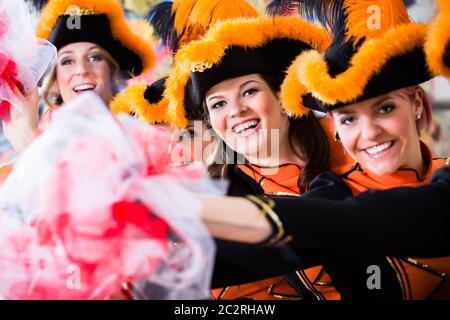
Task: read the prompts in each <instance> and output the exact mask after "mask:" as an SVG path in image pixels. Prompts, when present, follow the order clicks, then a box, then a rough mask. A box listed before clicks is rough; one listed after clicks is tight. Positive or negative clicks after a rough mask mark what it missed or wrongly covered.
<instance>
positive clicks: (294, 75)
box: [282, 0, 433, 114]
mask: <svg viewBox="0 0 450 320" xmlns="http://www.w3.org/2000/svg"><path fill="white" fill-rule="evenodd" d="M299 3H300V4H299V5H298V9H299V12H300V13H301V14H303V15H305V16H306V17H308V18H310V19H314V18H316V19H319V21H320V22H321V23H322V24H323V25H324V26H325V27H326V28H327V29H328V30H329V32H330V33H331V34H332V36H333V40H332V44H331V45H330V47H329V48H328V49H327V50H326V51H325V52H323V53H321V52H318V51H309V52H304V53H302V54H301V55H300V56H299V57H298V58H297V59H296V61H295V62H294V63H293V64H292V65H291V67H290V69H289V74H288V76H287V77H286V80H285V83H284V84H283V87H282V99H283V103H284V106H285V107H286V108H287V110H288V111H290V112H292V113H294V114H302V112H303V108H304V107H305V106H306V107H309V108H314V109H319V110H321V111H329V110H332V109H335V108H339V107H342V106H345V105H348V104H350V103H356V102H360V101H364V100H367V99H370V98H373V97H376V96H379V95H383V94H385V93H388V92H391V91H394V90H397V89H400V88H403V87H408V86H412V85H417V84H420V83H423V82H425V81H427V80H430V79H431V78H432V77H433V75H432V73H431V71H430V70H429V68H428V66H427V63H426V60H425V52H424V45H425V39H426V34H427V30H428V27H427V25H425V24H417V23H413V22H411V20H410V18H409V16H408V12H407V10H406V6H405V4H404V3H403V1H401V0H314V1H313V0H302V1H300V2H299Z"/></svg>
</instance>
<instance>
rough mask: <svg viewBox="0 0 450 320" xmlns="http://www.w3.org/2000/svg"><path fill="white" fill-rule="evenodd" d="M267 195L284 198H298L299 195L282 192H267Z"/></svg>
mask: <svg viewBox="0 0 450 320" xmlns="http://www.w3.org/2000/svg"><path fill="white" fill-rule="evenodd" d="M266 195H268V196H283V197H298V194H296V193H293V192H282V191H277V192H266Z"/></svg>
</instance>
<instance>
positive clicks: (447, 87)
mask: <svg viewBox="0 0 450 320" xmlns="http://www.w3.org/2000/svg"><path fill="white" fill-rule="evenodd" d="M93 1H95V0H93ZM121 1H122V3H123V5H124V7H125V9H126V11H127V16H128V17H129V19H130V21H131V22H130V23H131V26H132V27H133V29H134V30H135V31H136V32H137V33H138V34H140V35H144V37H145V38H146V39H147V40H148V41H149V42H151V43H152V44H153V47H154V48H155V49H156V53H157V61H158V62H157V69H156V70H155V71H154V72H153V73H152V74H150V75H148V76H146V78H145V80H146V81H148V82H151V81H153V80H155V79H157V78H159V77H160V76H162V75H164V74H165V73H167V72H168V70H169V66H170V64H171V61H172V60H171V55H170V53H169V51H168V50H167V49H166V48H164V47H163V46H161V45H160V43H159V41H158V39H156V38H155V37H154V36H153V33H152V29H151V28H149V27H148V26H147V25H146V24H144V23H142V19H143V17H144V15H145V13H146V12H147V11H148V9H149V7H150V6H152V5H154V4H156V3H158V2H161V1H158V0H121ZM248 1H249V2H250V3H252V4H253V5H254V6H255V7H256V8H257V9H258V10H260V12H261V13H263V12H264V6H265V0H248ZM449 1H450V0H449ZM404 2H405V3H406V4H407V5H408V11H409V13H410V16H411V18H412V19H413V20H414V21H416V22H427V21H429V20H430V19H431V18H432V17H433V15H434V13H435V9H436V5H435V1H434V0H404ZM34 18H35V20H37V14H36V13H34ZM423 87H424V89H425V90H426V91H427V92H428V93H429V95H430V97H431V99H432V102H433V125H432V128H431V130H430V132H428V133H426V134H424V135H423V136H422V138H423V140H424V141H425V142H426V143H427V144H428V145H429V146H430V148H431V149H432V151H433V154H434V156H435V157H448V156H449V155H450V82H449V80H447V79H445V78H441V77H438V78H435V79H433V80H431V81H429V82H427V83H425V84H424V85H423ZM8 149H10V146H9V144H8V143H7V141H6V140H5V139H4V137H3V134H0V157H1V154H2V153H4V152H5V151H6V150H8Z"/></svg>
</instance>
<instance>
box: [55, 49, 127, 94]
mask: <svg viewBox="0 0 450 320" xmlns="http://www.w3.org/2000/svg"><path fill="white" fill-rule="evenodd" d="M117 78H118V63H117V62H116V61H115V60H114V59H113V58H112V57H111V55H110V54H109V53H108V52H107V51H106V50H104V49H102V48H101V47H99V46H98V45H96V44H94V43H90V42H76V43H72V44H68V45H66V46H64V47H63V48H61V49H60V50H59V52H58V64H57V67H56V81H57V83H58V87H59V90H60V93H61V97H62V99H63V101H67V102H68V101H71V100H73V99H75V98H76V97H77V96H79V95H80V94H83V93H85V92H90V91H93V92H95V93H96V94H97V95H98V96H99V97H100V98H102V100H103V101H105V102H109V101H111V99H112V97H113V95H114V94H115V93H117V92H116V88H114V85H113V84H114V81H115V80H116V79H117Z"/></svg>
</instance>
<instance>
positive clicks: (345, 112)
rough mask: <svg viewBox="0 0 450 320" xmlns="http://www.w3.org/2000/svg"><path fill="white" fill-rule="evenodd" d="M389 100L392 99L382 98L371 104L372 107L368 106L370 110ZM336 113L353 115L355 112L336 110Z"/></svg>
mask: <svg viewBox="0 0 450 320" xmlns="http://www.w3.org/2000/svg"><path fill="white" fill-rule="evenodd" d="M391 99H392V97H391V96H387V97H384V98H382V99H380V100H378V101H376V102H375V103H374V104H372V105H371V106H370V109H373V108H376V107H378V106H379V105H380V104H382V103H383V102H386V101H388V100H391ZM337 113H338V114H339V115H340V114H353V113H356V111H353V110H337Z"/></svg>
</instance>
